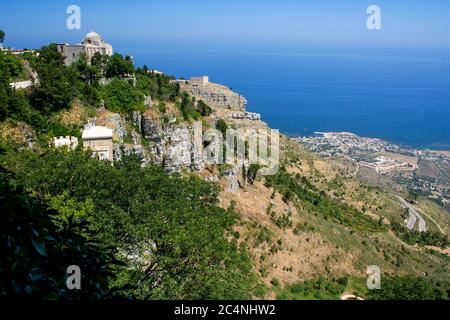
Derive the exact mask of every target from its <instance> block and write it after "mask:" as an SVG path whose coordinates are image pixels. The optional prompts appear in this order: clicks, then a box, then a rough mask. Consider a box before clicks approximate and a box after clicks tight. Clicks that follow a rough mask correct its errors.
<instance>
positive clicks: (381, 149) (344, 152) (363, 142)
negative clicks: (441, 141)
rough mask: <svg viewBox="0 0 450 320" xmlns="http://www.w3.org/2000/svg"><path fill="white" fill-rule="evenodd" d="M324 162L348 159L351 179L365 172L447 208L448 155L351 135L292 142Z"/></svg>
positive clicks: (324, 135)
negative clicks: (350, 166)
mask: <svg viewBox="0 0 450 320" xmlns="http://www.w3.org/2000/svg"><path fill="white" fill-rule="evenodd" d="M294 139H295V140H297V141H298V142H300V143H302V144H303V145H304V146H305V148H306V149H307V150H309V151H312V152H314V153H316V154H318V155H320V156H322V157H324V158H329V159H339V158H341V159H347V160H350V161H352V162H353V163H354V164H355V166H356V171H355V172H354V173H353V175H357V174H358V173H359V172H360V171H361V170H360V169H361V168H368V169H370V170H372V171H374V172H375V173H376V174H378V175H382V176H383V177H385V178H388V179H391V180H392V181H393V182H395V183H396V184H398V185H401V186H403V187H404V189H405V191H409V192H414V193H417V194H419V195H421V196H425V197H427V198H429V199H430V200H433V201H435V202H436V203H438V204H440V205H442V206H443V207H445V208H449V201H450V188H449V185H450V152H448V151H435V150H418V149H413V148H408V147H403V146H399V145H396V144H394V143H390V142H388V141H385V140H382V139H377V138H367V137H360V136H358V135H356V134H353V133H350V132H316V133H315V134H314V135H312V136H307V137H296V138H294Z"/></svg>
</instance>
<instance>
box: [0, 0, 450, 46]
mask: <svg viewBox="0 0 450 320" xmlns="http://www.w3.org/2000/svg"><path fill="white" fill-rule="evenodd" d="M1 1H2V2H3V3H2V4H1V8H2V10H1V12H0V29H3V30H5V31H6V33H7V40H6V44H7V45H9V46H13V47H16V48H21V47H39V46H41V45H43V44H46V43H48V42H70V43H73V42H74V43H76V42H79V41H80V40H81V39H82V37H83V35H84V34H86V33H87V32H89V31H91V30H95V31H97V32H99V33H100V34H102V35H103V36H104V38H105V39H107V40H108V42H111V43H113V44H114V45H115V46H119V47H121V48H127V47H133V46H138V45H147V46H152V45H154V44H158V45H161V44H162V43H164V44H165V45H167V46H170V45H172V46H175V47H176V46H177V45H179V46H187V45H189V44H191V45H195V44H197V45H198V44H199V43H202V44H203V47H204V48H207V47H208V44H211V45H213V44H215V45H218V44H222V45H223V46H233V45H248V46H252V45H256V44H273V45H277V44H286V45H309V44H318V45H342V46H346V45H354V46H358V45H362V46H364V45H379V46H416V47H429V46H432V47H435V46H438V47H446V48H450V18H449V14H450V1H448V0H370V1H367V0H314V1H313V0H310V1H301V0H295V1H294V0H278V1H267V0H258V1H254V0H227V1H225V0H224V1H217V0H187V1H186V0H164V1H162V0H159V1H153V0H150V1H148V0H147V1H144V0H128V1H115V0H109V1H107V0H96V1H92V0H91V1H85V0H72V1H49V0H40V1H31V0H16V1H6V0H1ZM71 4H76V5H78V6H80V8H81V11H82V25H81V30H68V29H67V28H66V19H67V17H68V14H67V13H66V8H67V7H68V6H69V5H71ZM371 4H376V5H379V6H380V7H381V9H382V25H383V29H382V30H381V31H369V30H368V29H367V28H366V19H367V14H366V9H367V7H368V6H369V5H371Z"/></svg>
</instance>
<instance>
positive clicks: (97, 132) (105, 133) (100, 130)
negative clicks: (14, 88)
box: [82, 126, 113, 139]
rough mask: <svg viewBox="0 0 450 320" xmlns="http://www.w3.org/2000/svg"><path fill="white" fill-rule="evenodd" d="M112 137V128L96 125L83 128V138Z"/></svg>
mask: <svg viewBox="0 0 450 320" xmlns="http://www.w3.org/2000/svg"><path fill="white" fill-rule="evenodd" d="M112 137H113V130H112V129H109V128H106V127H100V126H94V127H90V128H89V129H87V130H83V134H82V138H83V139H102V138H111V139H112Z"/></svg>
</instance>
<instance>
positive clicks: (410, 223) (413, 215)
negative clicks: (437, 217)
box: [395, 196, 427, 232]
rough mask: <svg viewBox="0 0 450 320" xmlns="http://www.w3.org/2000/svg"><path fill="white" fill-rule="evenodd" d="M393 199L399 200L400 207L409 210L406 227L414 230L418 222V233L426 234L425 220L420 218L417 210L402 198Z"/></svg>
mask: <svg viewBox="0 0 450 320" xmlns="http://www.w3.org/2000/svg"><path fill="white" fill-rule="evenodd" d="M395 197H396V198H397V199H398V200H400V202H401V203H402V205H403V206H404V207H406V208H408V210H409V218H408V220H407V222H406V227H407V228H408V229H409V230H412V229H413V228H414V226H415V225H416V222H417V220H419V232H426V231H427V224H426V222H425V220H424V219H423V218H422V216H421V215H420V214H419V212H418V211H417V209H416V208H415V207H414V206H413V205H412V204H410V203H409V202H408V201H406V200H405V199H403V198H402V197H399V196H395Z"/></svg>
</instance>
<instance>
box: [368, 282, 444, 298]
mask: <svg viewBox="0 0 450 320" xmlns="http://www.w3.org/2000/svg"><path fill="white" fill-rule="evenodd" d="M449 294H450V284H448V283H435V282H433V281H430V280H427V279H425V278H422V277H413V276H405V277H388V278H383V279H382V282H381V289H380V290H370V291H369V294H368V298H369V299H373V300H448V299H449V298H450V297H449Z"/></svg>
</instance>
